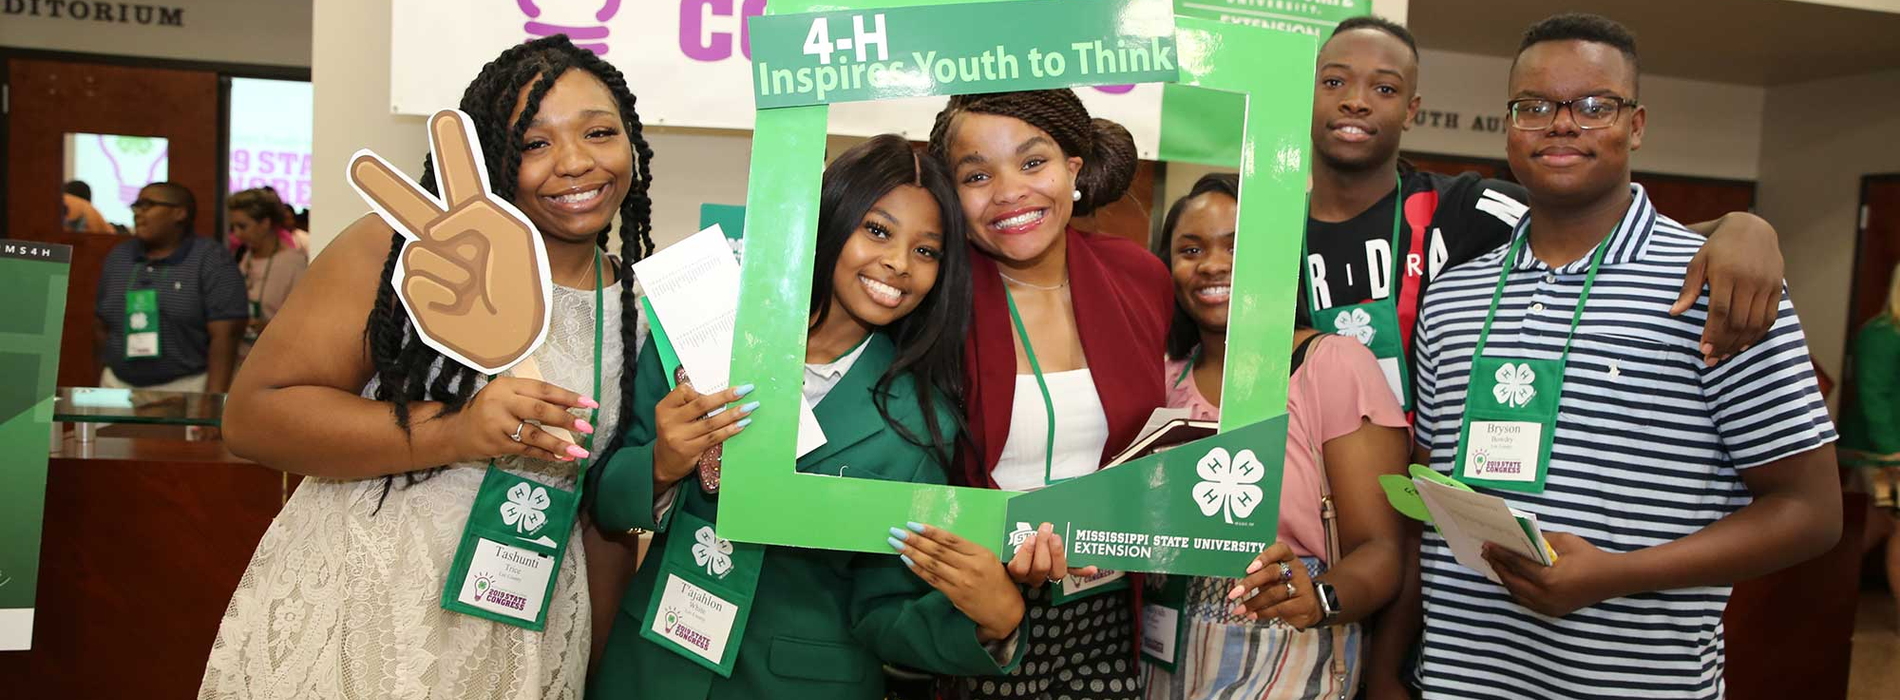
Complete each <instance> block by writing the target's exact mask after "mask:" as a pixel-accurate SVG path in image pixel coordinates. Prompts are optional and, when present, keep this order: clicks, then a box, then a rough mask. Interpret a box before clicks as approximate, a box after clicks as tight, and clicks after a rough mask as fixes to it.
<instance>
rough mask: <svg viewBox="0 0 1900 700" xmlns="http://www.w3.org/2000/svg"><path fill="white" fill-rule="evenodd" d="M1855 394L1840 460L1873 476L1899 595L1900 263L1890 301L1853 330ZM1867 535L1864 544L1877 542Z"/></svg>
mask: <svg viewBox="0 0 1900 700" xmlns="http://www.w3.org/2000/svg"><path fill="white" fill-rule="evenodd" d="M1848 378H1849V381H1851V382H1853V387H1854V400H1853V401H1852V402H1850V403H1848V405H1847V407H1846V415H1845V416H1843V417H1842V419H1841V444H1840V449H1841V464H1842V465H1844V466H1848V467H1857V468H1858V469H1856V470H1855V474H1854V476H1855V477H1856V479H1855V481H1864V482H1871V484H1872V485H1873V487H1874V488H1873V489H1871V490H1872V491H1873V492H1874V493H1873V494H1872V495H1873V501H1872V502H1873V504H1874V505H1875V506H1877V507H1882V508H1884V509H1885V510H1884V512H1879V513H1875V514H1870V516H1869V518H1868V523H1869V525H1870V527H1878V528H1879V529H1881V530H1884V531H1886V533H1887V534H1886V543H1887V557H1886V558H1887V585H1888V586H1889V587H1890V588H1891V589H1892V590H1893V594H1894V598H1895V599H1896V600H1900V536H1896V535H1895V534H1893V530H1894V529H1895V528H1894V526H1893V525H1894V519H1895V516H1896V515H1900V494H1896V493H1895V491H1896V487H1900V265H1897V266H1895V267H1894V270H1893V279H1892V281H1891V284H1890V287H1889V289H1888V291H1887V303H1886V305H1885V306H1883V307H1882V308H1881V309H1880V313H1878V314H1876V315H1875V316H1874V317H1873V318H1872V319H1869V320H1868V321H1867V323H1866V324H1863V325H1862V326H1861V327H1860V332H1859V333H1856V334H1855V336H1854V347H1853V354H1852V362H1851V364H1850V366H1849V368H1848ZM1879 540H1880V538H1879V537H1869V538H1868V539H1867V544H1866V547H1867V548H1869V549H1871V548H1872V547H1874V546H1876V545H1878V544H1879Z"/></svg>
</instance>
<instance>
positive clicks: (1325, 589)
mask: <svg viewBox="0 0 1900 700" xmlns="http://www.w3.org/2000/svg"><path fill="white" fill-rule="evenodd" d="M1313 593H1314V594H1315V595H1316V596H1317V597H1318V598H1319V624H1321V625H1330V624H1333V623H1334V622H1337V621H1338V620H1339V591H1337V590H1334V589H1333V584H1330V583H1327V582H1325V581H1314V582H1313Z"/></svg>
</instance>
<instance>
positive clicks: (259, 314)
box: [250, 254, 277, 321]
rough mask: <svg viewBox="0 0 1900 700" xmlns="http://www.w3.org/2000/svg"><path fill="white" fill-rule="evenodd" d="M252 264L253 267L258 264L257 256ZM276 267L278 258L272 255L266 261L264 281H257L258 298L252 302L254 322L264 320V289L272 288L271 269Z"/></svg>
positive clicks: (252, 257) (252, 258)
mask: <svg viewBox="0 0 1900 700" xmlns="http://www.w3.org/2000/svg"><path fill="white" fill-rule="evenodd" d="M250 263H251V264H252V265H255V264H257V256H256V255H255V254H253V255H251V257H250ZM276 266H277V256H275V255H272V256H270V257H268V258H265V259H264V279H261V280H258V281H257V296H256V298H253V299H251V300H250V301H251V320H253V321H257V320H261V319H263V318H264V289H265V288H267V287H269V286H270V271H271V268H273V267H276Z"/></svg>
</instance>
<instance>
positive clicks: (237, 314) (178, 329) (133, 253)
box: [94, 235, 251, 386]
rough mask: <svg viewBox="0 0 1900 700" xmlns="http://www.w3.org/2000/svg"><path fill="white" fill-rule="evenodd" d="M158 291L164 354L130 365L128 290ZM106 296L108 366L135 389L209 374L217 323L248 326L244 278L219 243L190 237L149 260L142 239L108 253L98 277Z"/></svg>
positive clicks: (102, 317) (102, 305)
mask: <svg viewBox="0 0 1900 700" xmlns="http://www.w3.org/2000/svg"><path fill="white" fill-rule="evenodd" d="M128 289H156V290H158V318H159V322H158V349H159V356H158V357H151V358H138V359H126V357H125V292H126V290H128ZM98 290H99V295H98V297H97V299H96V300H95V301H94V312H95V313H96V314H98V317H99V321H100V322H101V323H104V324H105V328H106V343H105V347H104V348H101V350H100V352H102V353H104V354H105V355H104V357H105V361H106V366H108V367H111V368H112V374H113V375H115V376H117V377H118V378H119V379H120V380H121V381H124V382H125V383H127V384H131V385H132V386H151V385H153V384H162V383H164V382H169V381H172V380H174V379H178V378H180V377H189V376H191V375H194V374H201V373H203V372H204V371H205V370H206V369H207V368H208V367H209V366H210V364H209V360H208V357H209V355H210V354H211V330H210V328H209V327H208V326H207V324H209V323H210V322H212V321H229V320H240V321H241V320H245V319H248V318H250V315H251V314H250V307H249V305H248V302H247V301H246V300H245V298H244V276H243V275H241V274H239V273H238V269H237V263H234V262H232V261H231V256H229V255H226V254H225V252H224V249H223V248H222V247H220V246H219V245H218V244H217V243H216V242H214V241H212V240H210V239H207V238H204V237H201V236H194V235H186V236H185V239H184V240H183V241H180V242H179V244H178V249H177V250H174V251H172V254H171V255H167V256H165V257H164V258H161V259H158V260H149V259H147V258H146V257H145V243H144V242H143V241H140V240H138V239H136V238H134V239H131V240H128V241H126V242H124V243H120V244H119V245H118V247H115V248H113V249H112V252H110V253H107V254H106V261H105V266H104V267H103V268H102V269H100V271H99V288H98Z"/></svg>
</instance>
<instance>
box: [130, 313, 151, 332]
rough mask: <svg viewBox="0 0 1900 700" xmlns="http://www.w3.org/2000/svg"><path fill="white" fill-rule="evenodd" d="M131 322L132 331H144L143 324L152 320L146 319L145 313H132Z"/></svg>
mask: <svg viewBox="0 0 1900 700" xmlns="http://www.w3.org/2000/svg"><path fill="white" fill-rule="evenodd" d="M131 321H132V330H135V331H142V330H145V324H147V323H151V321H152V319H150V318H148V317H146V315H145V312H143V311H134V312H132V318H131Z"/></svg>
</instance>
